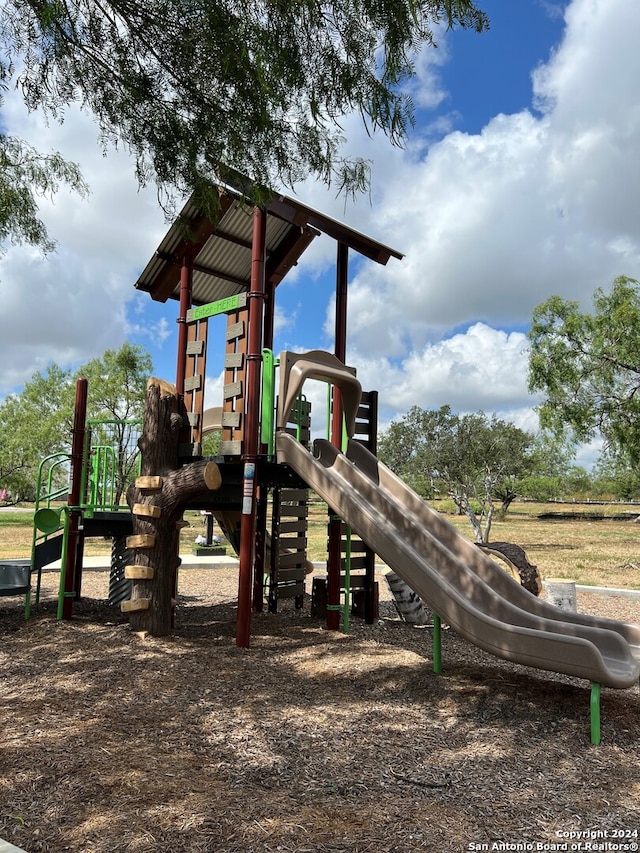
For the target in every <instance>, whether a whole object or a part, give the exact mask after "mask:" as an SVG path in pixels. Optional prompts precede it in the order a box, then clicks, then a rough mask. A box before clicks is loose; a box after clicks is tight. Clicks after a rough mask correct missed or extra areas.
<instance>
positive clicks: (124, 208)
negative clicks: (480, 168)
mask: <svg viewBox="0 0 640 853" xmlns="http://www.w3.org/2000/svg"><path fill="white" fill-rule="evenodd" d="M3 122H4V123H5V125H6V130H7V132H8V133H10V134H14V135H15V136H19V137H22V138H25V139H27V140H28V141H30V142H35V144H36V147H37V148H38V149H39V150H40V151H41V152H43V153H47V152H49V151H51V150H60V151H61V152H62V153H63V156H64V157H65V158H66V159H67V160H73V161H75V162H78V163H79V165H80V167H81V170H82V173H83V176H84V177H85V179H86V181H87V182H88V183H89V185H90V189H91V195H90V196H89V198H88V199H82V198H80V197H79V196H77V195H74V194H73V193H71V192H69V191H68V190H67V189H66V188H64V187H63V188H62V189H61V190H60V191H59V192H58V193H57V194H56V195H55V196H54V197H53V198H43V199H41V201H40V217H41V218H42V220H43V221H44V222H45V224H46V226H47V229H48V231H49V234H50V236H51V237H52V238H53V239H55V240H56V241H57V243H58V246H57V249H56V251H55V252H54V253H52V254H51V255H49V256H47V257H42V255H40V254H39V252H37V251H34V250H33V249H32V248H30V247H25V246H10V247H8V249H7V252H6V254H5V256H4V257H3V258H2V259H0V293H1V294H2V307H3V310H2V313H1V314H0V359H1V362H2V364H3V370H2V379H1V381H0V391H7V390H9V389H11V388H13V387H16V386H19V385H20V384H22V383H24V382H25V381H26V380H27V379H29V378H30V377H31V376H32V375H33V373H34V372H35V371H37V370H43V369H45V368H46V366H47V365H48V364H49V363H51V362H56V363H57V364H59V365H60V366H62V367H76V366H78V365H79V364H80V363H81V362H83V361H86V360H88V359H90V358H93V357H96V356H99V355H101V354H102V353H103V352H104V350H105V349H108V348H110V349H114V348H116V349H117V348H119V347H120V346H121V345H122V343H124V341H125V340H126V339H127V336H128V335H129V334H130V333H136V332H140V331H141V328H139V327H136V326H135V325H134V326H133V327H130V326H129V321H128V316H127V304H128V303H129V302H131V301H133V300H134V299H135V297H136V292H135V290H134V288H133V283H134V281H135V280H136V278H137V276H138V273H139V271H140V269H141V267H142V266H143V265H144V263H145V262H146V260H147V258H148V256H149V255H150V254H151V252H152V251H153V249H154V248H155V246H156V245H157V244H158V242H159V240H160V238H161V236H162V234H163V232H164V230H165V227H166V226H165V223H164V218H163V215H162V213H161V211H160V210H159V207H158V203H157V198H156V195H155V193H154V192H153V191H149V190H147V191H141V192H139V191H138V186H137V182H136V179H135V175H134V171H133V166H132V163H131V160H130V158H129V157H128V156H127V155H126V154H125V153H123V152H121V151H111V152H109V154H108V156H106V157H105V156H103V154H102V151H101V149H100V146H99V144H98V141H97V131H96V127H95V125H94V124H93V122H92V121H91V119H90V118H89V117H88V116H87V115H85V114H83V113H81V112H80V111H79V110H76V109H72V110H70V111H69V113H68V115H67V118H66V120H65V122H64V123H63V124H57V123H52V124H50V125H48V126H47V125H46V123H45V122H44V121H43V119H42V117H41V116H39V115H38V114H35V113H31V114H30V113H27V112H26V110H25V109H24V107H23V105H22V104H21V102H20V98H19V96H18V93H16V92H10V93H8V94H7V96H6V98H5V104H4V106H3ZM143 325H146V324H143ZM167 334H168V329H167V325H166V322H165V323H164V324H163V323H162V321H161V320H159V321H154V322H153V323H152V324H149V325H146V328H145V329H144V335H146V336H147V337H148V338H149V337H151V338H152V339H153V340H154V342H155V343H158V344H160V343H161V342H162V340H163V339H164V338H165V337H166V335H167Z"/></svg>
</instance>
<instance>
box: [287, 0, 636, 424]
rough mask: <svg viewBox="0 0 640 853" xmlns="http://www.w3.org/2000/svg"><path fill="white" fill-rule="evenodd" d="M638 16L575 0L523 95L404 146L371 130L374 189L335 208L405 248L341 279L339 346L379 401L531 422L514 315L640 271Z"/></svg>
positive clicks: (356, 138)
mask: <svg viewBox="0 0 640 853" xmlns="http://www.w3.org/2000/svg"><path fill="white" fill-rule="evenodd" d="M639 31H640V4H639V3H637V0H573V2H572V3H571V4H570V5H569V6H568V7H567V10H566V29H565V33H564V37H563V40H562V43H561V44H560V45H559V46H558V47H557V49H556V50H555V51H554V53H553V54H552V55H551V58H550V59H549V61H548V62H547V63H546V64H544V65H541V66H540V67H539V68H537V69H535V70H533V69H532V91H531V109H529V110H523V111H521V112H519V113H517V114H513V115H497V116H495V117H494V118H492V119H491V120H490V121H489V122H488V123H487V124H486V126H485V127H484V128H483V130H482V131H481V132H480V133H478V134H475V135H471V134H467V133H462V132H459V131H457V132H453V133H449V134H447V135H446V136H444V137H443V138H442V139H441V140H440V141H438V142H436V143H434V144H429V143H428V140H427V139H426V138H425V137H424V136H423V137H421V138H417V139H415V140H414V142H413V144H412V147H411V148H410V149H409V150H407V151H406V152H398V151H390V150H389V148H388V145H387V144H386V143H385V142H384V140H382V141H380V142H378V141H377V140H373V141H370V142H368V143H367V146H368V147H366V148H365V149H364V150H366V151H368V152H370V154H371V156H373V157H374V158H375V161H376V162H375V167H374V174H373V181H374V189H373V194H372V198H373V204H372V205H369V204H366V203H363V202H362V201H361V202H360V203H359V204H357V205H352V206H351V207H350V208H349V209H348V211H346V212H344V214H343V215H340V213H339V212H337V211H335V207H334V215H337V216H338V217H339V218H342V219H346V220H347V221H349V223H350V224H351V225H353V226H354V227H357V228H359V229H361V230H363V231H365V232H366V233H369V234H371V235H372V236H375V237H377V238H378V239H380V240H381V241H382V242H384V243H386V244H388V245H391V246H393V247H395V248H397V249H399V250H400V251H402V252H404V253H405V259H404V260H403V261H402V262H399V263H398V262H396V261H394V260H391V261H390V262H389V264H388V265H387V266H386V267H379V266H377V265H375V264H371V263H363V264H361V265H359V266H358V267H357V269H356V270H355V271H353V273H352V278H351V282H350V289H349V360H350V363H352V364H357V365H358V367H359V374H360V375H361V376H362V375H364V376H365V377H366V379H367V380H369V379H370V383H368V384H369V385H370V387H377V388H379V389H380V401H381V405H382V406H383V408H385V407H386V413H387V415H388V414H389V412H399V413H402V412H404V411H406V410H407V408H408V407H409V406H411V405H413V404H414V403H416V404H418V405H422V406H425V407H438V406H440V405H443V404H445V403H451V404H452V405H453V406H455V407H456V408H459V409H461V410H474V409H484V410H485V411H494V410H496V411H499V412H508V411H509V412H511V413H512V417H513V418H514V419H515V420H517V419H519V420H520V421H521V422H522V423H524V422H527V423H530V422H532V421H533V420H535V415H534V414H533V413H532V410H531V406H532V404H533V403H534V401H533V400H532V399H531V398H529V397H528V395H527V389H526V373H527V370H526V353H524V351H523V349H522V346H521V344H522V342H523V339H522V335H520V334H514V333H512V332H511V330H513V329H514V328H516V329H525V328H526V327H527V325H528V323H529V321H530V318H531V314H532V311H533V309H534V307H535V306H536V305H537V304H539V303H540V302H542V301H543V300H545V299H546V298H548V297H549V296H551V295H553V294H560V295H562V296H563V297H565V298H569V299H578V300H581V301H582V304H583V305H584V307H585V309H588V308H589V307H590V305H591V296H592V293H593V291H594V289H595V288H596V287H605V288H606V287H607V286H608V285H609V284H610V283H611V281H612V280H613V279H614V278H615V276H617V275H620V274H626V275H630V276H632V277H636V278H640V206H639V205H638V201H637V200H638V198H639V197H640V158H638V156H637V152H638V150H640V90H639V89H638V87H637V80H638V78H639V77H640V52H639V51H638V50H637V44H636V41H637V33H638V32H639ZM435 89H437V87H435ZM351 129H352V128H351V126H349V130H350V131H351ZM350 138H351V139H352V141H353V146H354V150H355V146H357V145H359V144H360V143H361V142H362V137H361V135H359V134H358V132H357V130H356V131H355V132H354V133H353V135H352V136H351V137H350ZM300 192H301V197H302V198H305V197H307V187H304V188H302V189H301V191H300ZM317 206H318V207H320V208H321V209H327V200H326V199H318V201H317ZM332 329H333V304H332V300H331V299H330V300H329V304H328V307H327V314H326V320H325V332H326V333H327V334H330V333H331V330H332ZM464 330H467V331H464ZM502 330H506V331H502Z"/></svg>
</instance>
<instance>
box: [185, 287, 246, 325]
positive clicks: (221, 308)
mask: <svg viewBox="0 0 640 853" xmlns="http://www.w3.org/2000/svg"><path fill="white" fill-rule="evenodd" d="M246 304H247V294H246V293H237V294H236V295H235V296H227V297H226V298H225V299H218V300H217V301H216V302H208V303H207V304H206V305H199V306H198V307H197V308H192V309H191V310H190V311H188V312H187V323H195V322H196V320H204V319H206V318H207V317H215V316H216V315H217V314H226V313H227V312H229V311H237V310H238V308H244V306H245V305H246Z"/></svg>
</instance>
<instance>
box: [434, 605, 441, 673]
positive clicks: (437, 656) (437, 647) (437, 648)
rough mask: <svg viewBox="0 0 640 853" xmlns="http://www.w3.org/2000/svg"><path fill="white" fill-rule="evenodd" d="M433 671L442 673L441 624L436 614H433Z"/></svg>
mask: <svg viewBox="0 0 640 853" xmlns="http://www.w3.org/2000/svg"><path fill="white" fill-rule="evenodd" d="M433 671H434V672H435V674H436V675H440V673H441V672H442V622H441V621H440V617H439V616H438V614H437V613H434V614H433Z"/></svg>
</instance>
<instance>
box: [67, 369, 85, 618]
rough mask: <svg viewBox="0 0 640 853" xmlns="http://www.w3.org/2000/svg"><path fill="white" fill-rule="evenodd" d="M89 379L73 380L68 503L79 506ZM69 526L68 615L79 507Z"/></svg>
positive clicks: (76, 591)
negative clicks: (74, 382)
mask: <svg viewBox="0 0 640 853" xmlns="http://www.w3.org/2000/svg"><path fill="white" fill-rule="evenodd" d="M88 387H89V383H88V382H87V380H86V379H84V378H80V379H78V381H77V382H76V401H75V408H74V413H73V431H72V439H71V473H70V477H69V483H70V491H69V495H68V497H67V503H68V505H69V506H71V507H76V506H79V504H80V496H81V494H82V457H83V453H84V437H85V432H86V425H87V389H88ZM68 523H69V529H68V534H67V537H68V538H67V543H68V544H67V561H66V563H65V579H64V601H63V603H62V618H63V619H71V616H72V611H73V596H74V595H78V596H79V595H80V576H79V577H78V583H77V584H76V569H77V570H78V573H79V575H81V573H82V566H81V565H76V562H77V554H78V538H79V528H80V511H79V510H72V511H71V512H70V513H69V522H68Z"/></svg>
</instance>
